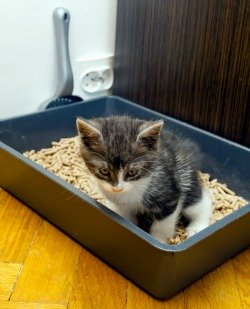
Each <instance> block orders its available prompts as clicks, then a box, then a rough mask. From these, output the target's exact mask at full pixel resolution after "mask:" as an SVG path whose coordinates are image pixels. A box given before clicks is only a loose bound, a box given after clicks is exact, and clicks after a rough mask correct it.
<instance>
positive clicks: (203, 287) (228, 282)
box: [184, 260, 241, 309]
mask: <svg viewBox="0 0 250 309" xmlns="http://www.w3.org/2000/svg"><path fill="white" fill-rule="evenodd" d="M184 298H185V308H187V309H188V308H190V309H200V308H234V309H237V308H241V300H240V295H239V291H238V288H237V284H236V281H235V277H234V271H233V267H232V264H231V261H230V260H229V261H228V262H226V263H224V264H223V265H221V266H220V267H218V268H216V269H215V270H213V271H212V272H211V273H209V274H207V275H206V276H204V277H203V278H201V279H200V280H198V281H197V282H195V283H193V284H192V285H191V286H190V287H188V288H186V289H185V290H184Z"/></svg>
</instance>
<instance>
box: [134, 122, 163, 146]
mask: <svg viewBox="0 0 250 309" xmlns="http://www.w3.org/2000/svg"><path fill="white" fill-rule="evenodd" d="M163 125H164V122H163V121H162V120H159V121H157V122H153V123H150V122H148V123H145V124H143V125H142V126H141V132H140V133H139V134H138V136H137V142H141V143H142V144H144V145H145V146H147V147H148V148H153V147H154V146H155V145H156V144H157V141H158V138H159V136H160V133H161V129H162V127H163Z"/></svg>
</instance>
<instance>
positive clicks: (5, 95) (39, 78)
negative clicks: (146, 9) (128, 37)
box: [0, 0, 116, 119]
mask: <svg viewBox="0 0 250 309" xmlns="http://www.w3.org/2000/svg"><path fill="white" fill-rule="evenodd" d="M56 7H65V8H66V9H68V10H69V12H70V15H71V20H70V29H69V45H70V58H71V65H72V69H73V73H74V75H76V74H75V72H76V71H77V67H76V59H77V58H102V57H105V56H106V55H109V54H113V53H114V42H115V23H116V0H20V1H18V0H0V119H3V118H8V117H12V116H16V115H20V114H26V113H30V112H33V111H36V110H37V108H38V106H39V105H40V104H41V103H42V102H43V101H44V100H46V99H48V98H50V97H51V96H53V94H54V92H55V89H56V79H57V62H56V50H55V39H54V28H53V20H52V12H53V10H54V8H56ZM74 92H75V90H74ZM77 92H78V93H74V94H76V95H79V96H81V97H83V96H84V95H83V93H79V92H80V90H79V87H78V90H77Z"/></svg>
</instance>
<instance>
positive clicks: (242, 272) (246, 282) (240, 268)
mask: <svg viewBox="0 0 250 309" xmlns="http://www.w3.org/2000/svg"><path fill="white" fill-rule="evenodd" d="M231 262H232V265H233V268H234V273H235V278H236V283H237V286H238V290H239V294H240V298H241V303H242V307H243V308H250V248H248V249H247V250H245V251H244V252H242V253H241V254H238V255H237V256H236V257H235V258H234V259H232V261H231Z"/></svg>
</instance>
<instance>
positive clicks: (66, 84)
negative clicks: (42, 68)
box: [53, 7, 74, 97]
mask: <svg viewBox="0 0 250 309" xmlns="http://www.w3.org/2000/svg"><path fill="white" fill-rule="evenodd" d="M53 20H54V28H55V36H56V50H57V61H58V84H57V90H56V94H55V96H56V97H61V96H67V95H71V94H72V92H73V87H74V81H73V74H72V69H71V65H70V58H69V40H68V34H69V22H70V14H69V12H68V11H67V10H66V9H65V8H61V7H59V8H56V9H55V10H54V12H53Z"/></svg>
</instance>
